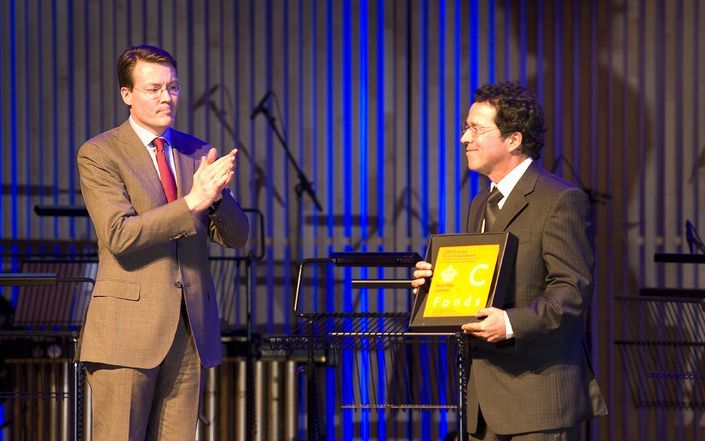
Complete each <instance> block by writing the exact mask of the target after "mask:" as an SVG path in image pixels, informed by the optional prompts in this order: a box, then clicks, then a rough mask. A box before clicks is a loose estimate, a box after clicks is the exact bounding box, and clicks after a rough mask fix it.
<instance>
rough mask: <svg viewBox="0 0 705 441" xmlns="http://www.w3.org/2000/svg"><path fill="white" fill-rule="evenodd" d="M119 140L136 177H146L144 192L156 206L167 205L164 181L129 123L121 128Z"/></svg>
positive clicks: (125, 123) (126, 122)
mask: <svg viewBox="0 0 705 441" xmlns="http://www.w3.org/2000/svg"><path fill="white" fill-rule="evenodd" d="M118 139H119V142H120V143H121V145H120V148H121V149H122V151H124V152H125V159H126V161H127V162H128V163H129V164H130V166H131V167H132V169H133V170H135V173H134V175H135V176H142V177H144V190H145V191H146V192H147V193H148V194H149V195H150V196H151V197H152V198H153V199H154V200H155V205H163V204H166V196H165V195H164V189H163V188H162V181H160V180H159V174H158V173H157V169H156V168H155V167H154V162H153V161H152V158H151V156H149V152H147V149H146V148H145V147H144V145H142V141H141V140H140V138H139V136H137V134H136V133H135V131H134V130H133V129H132V126H130V123H129V122H128V121H125V122H124V123H123V124H122V125H121V126H120V129H119V137H118Z"/></svg>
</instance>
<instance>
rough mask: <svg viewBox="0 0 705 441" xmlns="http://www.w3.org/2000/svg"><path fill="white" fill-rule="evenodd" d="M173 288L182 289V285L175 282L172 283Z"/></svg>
mask: <svg viewBox="0 0 705 441" xmlns="http://www.w3.org/2000/svg"><path fill="white" fill-rule="evenodd" d="M174 286H175V287H177V288H179V289H181V288H183V285H182V284H181V282H176V283H174Z"/></svg>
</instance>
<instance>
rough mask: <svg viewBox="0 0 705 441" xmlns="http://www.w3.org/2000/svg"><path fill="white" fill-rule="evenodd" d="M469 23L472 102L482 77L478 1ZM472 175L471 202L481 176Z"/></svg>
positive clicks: (471, 172)
mask: <svg viewBox="0 0 705 441" xmlns="http://www.w3.org/2000/svg"><path fill="white" fill-rule="evenodd" d="M468 22H469V23H470V45H469V46H470V54H469V57H468V59H469V60H470V72H469V76H470V102H471V103H472V100H473V98H474V96H475V89H477V87H478V86H479V82H480V80H479V75H480V6H479V4H478V0H471V1H470V17H469V20H468ZM468 173H470V198H469V200H468V202H467V203H468V204H469V203H470V200H471V199H472V198H473V196H475V195H476V194H477V191H478V189H479V185H480V176H479V174H477V173H476V172H473V171H469V172H468Z"/></svg>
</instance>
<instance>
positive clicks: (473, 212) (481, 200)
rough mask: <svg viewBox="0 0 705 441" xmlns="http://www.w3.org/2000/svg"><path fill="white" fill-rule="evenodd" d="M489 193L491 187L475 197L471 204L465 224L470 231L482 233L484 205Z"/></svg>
mask: <svg viewBox="0 0 705 441" xmlns="http://www.w3.org/2000/svg"><path fill="white" fill-rule="evenodd" d="M489 195H490V189H489V188H485V189H484V190H482V191H481V192H479V193H478V194H476V195H475V198H473V200H472V203H471V204H470V210H469V211H468V219H467V222H466V224H465V229H466V231H467V232H468V233H480V227H481V226H482V219H483V217H484V216H485V213H484V207H485V203H486V202H487V198H488V197H489Z"/></svg>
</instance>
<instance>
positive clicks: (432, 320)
mask: <svg viewBox="0 0 705 441" xmlns="http://www.w3.org/2000/svg"><path fill="white" fill-rule="evenodd" d="M517 245H518V241H517V239H516V237H515V236H513V235H512V234H511V233H509V232H504V233H464V234H432V235H431V237H430V238H429V240H428V247H427V249H426V257H425V258H424V260H425V261H427V262H430V263H431V265H432V266H433V276H432V277H431V278H430V279H428V281H427V283H425V284H424V285H422V286H421V287H420V288H419V289H418V292H417V294H416V296H415V297H414V305H413V307H412V310H411V319H410V322H409V329H410V330H417V331H423V332H428V331H432V332H442V333H447V332H452V333H457V332H460V326H461V325H462V324H464V323H468V322H473V321H478V320H481V318H479V317H477V313H478V312H479V311H480V310H481V309H483V308H486V307H489V306H495V307H497V308H504V307H505V305H506V304H507V303H508V302H509V303H511V301H512V298H511V297H508V295H511V294H510V293H509V294H508V292H507V291H508V289H509V287H510V282H511V280H512V276H513V273H514V260H515V257H516V250H517Z"/></svg>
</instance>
